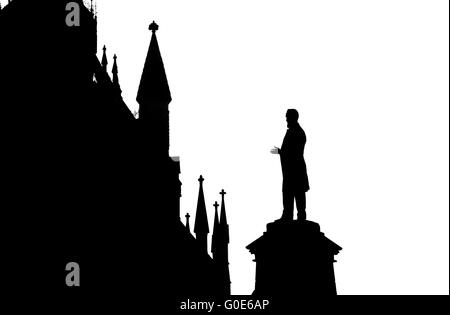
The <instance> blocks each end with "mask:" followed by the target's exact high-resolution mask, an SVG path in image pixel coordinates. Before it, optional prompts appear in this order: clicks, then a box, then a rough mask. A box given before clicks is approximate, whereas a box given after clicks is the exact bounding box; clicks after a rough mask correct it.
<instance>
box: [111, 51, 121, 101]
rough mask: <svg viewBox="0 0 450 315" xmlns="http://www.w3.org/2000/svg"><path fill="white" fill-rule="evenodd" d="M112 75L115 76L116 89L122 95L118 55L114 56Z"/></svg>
mask: <svg viewBox="0 0 450 315" xmlns="http://www.w3.org/2000/svg"><path fill="white" fill-rule="evenodd" d="M112 74H113V85H114V88H116V89H117V90H118V91H119V92H120V93H122V90H121V89H120V83H119V68H118V67H117V55H114V64H113V68H112Z"/></svg>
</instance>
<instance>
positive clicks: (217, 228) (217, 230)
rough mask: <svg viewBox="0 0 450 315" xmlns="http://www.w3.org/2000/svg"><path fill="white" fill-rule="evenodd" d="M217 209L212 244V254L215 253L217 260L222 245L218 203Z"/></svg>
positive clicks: (215, 204)
mask: <svg viewBox="0 0 450 315" xmlns="http://www.w3.org/2000/svg"><path fill="white" fill-rule="evenodd" d="M213 206H214V208H215V214H214V229H213V235H212V242H211V252H212V253H213V257H214V258H216V257H217V255H218V253H219V250H220V248H219V245H220V225H219V214H218V210H219V204H218V203H217V201H216V202H215V203H214V205H213Z"/></svg>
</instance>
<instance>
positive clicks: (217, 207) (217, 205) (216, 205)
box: [213, 201, 219, 211]
mask: <svg viewBox="0 0 450 315" xmlns="http://www.w3.org/2000/svg"><path fill="white" fill-rule="evenodd" d="M213 206H214V208H216V211H217V209H219V203H218V202H217V201H216V202H215V203H214V204H213Z"/></svg>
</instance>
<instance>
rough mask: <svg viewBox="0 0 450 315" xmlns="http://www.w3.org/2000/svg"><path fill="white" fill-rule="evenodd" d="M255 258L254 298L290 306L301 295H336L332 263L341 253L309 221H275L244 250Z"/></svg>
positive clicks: (317, 227)
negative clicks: (270, 298) (258, 297)
mask: <svg viewBox="0 0 450 315" xmlns="http://www.w3.org/2000/svg"><path fill="white" fill-rule="evenodd" d="M247 249H248V250H249V251H250V252H251V253H252V254H254V255H255V262H256V282H255V291H254V293H253V294H254V295H257V296H270V297H274V298H275V299H278V301H280V300H281V301H283V303H289V304H293V303H296V301H297V299H298V298H299V297H301V296H303V295H316V296H317V295H336V294H337V291H336V282H335V276H334V267H333V263H334V262H335V260H334V256H335V255H337V254H338V253H339V252H340V250H341V249H342V248H341V247H339V246H338V245H336V244H335V243H334V242H332V241H331V240H329V239H328V238H327V237H325V236H324V234H323V233H322V232H321V231H320V226H319V224H317V223H315V222H311V221H305V220H301V221H276V222H274V223H270V224H268V225H267V232H265V233H264V235H262V236H261V237H260V238H258V239H257V240H256V241H254V242H253V243H251V244H250V245H248V246H247Z"/></svg>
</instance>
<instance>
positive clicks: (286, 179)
mask: <svg viewBox="0 0 450 315" xmlns="http://www.w3.org/2000/svg"><path fill="white" fill-rule="evenodd" d="M298 118H299V114H298V112H297V110H295V109H289V110H288V111H287V113H286V121H287V126H288V130H287V132H286V136H285V137H284V141H283V145H282V147H281V149H279V148H277V147H274V148H273V149H272V151H271V152H272V153H273V154H279V155H280V157H281V168H282V171H283V206H284V210H283V216H282V217H281V220H286V221H287V220H293V216H294V199H295V202H296V204H297V212H298V220H306V195H305V193H306V192H307V191H308V190H309V180H308V174H307V171H306V163H305V159H304V158H303V152H304V149H305V144H306V134H305V132H304V131H303V129H302V127H300V124H299V123H298Z"/></svg>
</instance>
